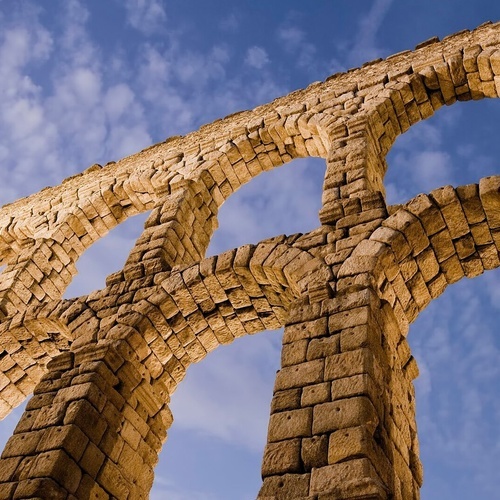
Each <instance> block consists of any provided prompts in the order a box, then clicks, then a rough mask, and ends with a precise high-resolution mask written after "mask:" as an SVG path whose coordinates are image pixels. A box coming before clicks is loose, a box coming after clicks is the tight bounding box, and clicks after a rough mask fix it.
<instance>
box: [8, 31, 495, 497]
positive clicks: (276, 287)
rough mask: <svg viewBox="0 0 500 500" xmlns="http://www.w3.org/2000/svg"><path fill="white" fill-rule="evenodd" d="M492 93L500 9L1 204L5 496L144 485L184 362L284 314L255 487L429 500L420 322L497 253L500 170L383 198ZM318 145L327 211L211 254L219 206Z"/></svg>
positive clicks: (144, 492)
mask: <svg viewBox="0 0 500 500" xmlns="http://www.w3.org/2000/svg"><path fill="white" fill-rule="evenodd" d="M499 95H500V23H497V24H491V23H486V24H485V25H482V26H480V27H479V28H477V29H476V30H474V31H472V32H469V31H465V32H461V33H457V34H455V35H452V36H450V37H447V38H445V39H444V40H442V41H439V40H438V39H431V40H429V41H427V42H424V43H422V44H421V45H420V46H417V48H416V49H415V51H412V52H410V51H407V52H404V53H400V54H396V55H394V56H392V57H390V58H388V59H387V60H378V61H373V62H370V63H368V64H366V65H364V66H363V67H362V68H359V69H354V70H350V71H349V72H347V73H342V74H337V75H334V76H332V77H330V78H328V79H327V80H326V81H325V82H318V83H313V84H311V85H310V86H309V87H307V88H306V89H304V90H299V91H296V92H293V93H291V94H290V95H287V96H285V97H282V98H279V99H276V100H275V101H274V102H272V103H270V104H266V105H263V106H260V107H258V108H256V109H254V110H252V111H245V112H242V113H238V114H235V115H231V116H228V117H226V118H224V119H222V120H218V121H216V122H214V123H212V124H210V125H206V126H204V127H202V128H201V129H200V130H198V131H196V132H193V133H191V134H189V135H186V136H184V137H172V138H170V139H168V140H167V141H165V142H163V143H161V144H156V145H154V146H152V147H150V148H148V149H146V150H144V151H141V152H140V153H138V154H135V155H133V156H130V157H128V158H125V159H122V160H120V161H118V162H116V163H111V164H108V165H106V166H105V167H102V168H101V167H100V166H98V165H94V166H93V167H90V168H89V169H87V170H86V171H85V172H83V173H82V174H80V175H77V176H75V177H72V178H69V179H67V180H65V181H64V182H63V183H62V184H61V185H60V186H56V187H52V188H46V189H45V190H42V191H40V192H39V193H36V194H34V195H32V196H30V197H28V198H25V199H21V200H18V201H17V202H15V203H12V204H10V205H6V206H4V207H3V208H2V209H1V210H0V228H1V229H0V255H1V262H0V263H1V264H4V265H5V266H6V267H5V269H4V271H3V272H2V274H1V275H0V318H1V330H0V332H1V344H0V345H1V347H0V349H1V352H0V371H1V373H0V413H1V416H2V417H3V416H5V415H7V414H8V413H9V412H10V411H11V410H12V408H14V407H15V406H17V405H19V404H20V403H21V402H22V401H23V400H24V399H25V398H27V397H28V395H29V394H31V393H33V396H32V397H31V399H30V400H29V402H28V405H27V407H26V410H25V412H24V414H23V416H22V418H21V420H20V422H19V424H18V425H17V427H16V430H15V432H14V435H13V436H12V437H11V438H10V440H9V441H8V443H7V445H6V448H5V450H4V452H3V454H2V458H1V460H0V498H16V499H21V498H51V499H74V498H78V499H87V498H96V499H101V498H102V499H106V498H118V499H126V498H129V499H137V498H146V497H147V496H148V493H149V491H150V488H151V486H152V483H153V475H154V473H153V470H154V466H155V464H156V462H157V459H158V453H159V452H160V450H161V447H162V444H163V442H164V441H165V439H166V432H167V429H168V428H169V426H170V425H171V423H172V415H171V413H170V411H169V407H168V402H169V396H170V394H171V393H172V392H173V391H174V390H175V388H176V386H177V384H179V382H181V381H182V379H183V377H184V375H185V373H186V370H187V368H188V367H189V365H190V364H192V363H195V362H198V361H200V360H202V359H203V358H204V357H205V356H206V355H207V353H209V352H210V351H212V350H214V349H215V348H216V347H217V346H219V345H220V344H226V343H229V342H232V341H233V340H234V339H235V338H237V337H241V336H243V335H246V334H251V333H255V332H258V331H261V330H265V329H274V328H278V327H281V326H285V333H284V337H283V349H282V360H281V361H282V366H281V370H280V371H279V372H278V374H277V377H276V383H275V387H274V395H273V399H272V405H271V417H270V423H269V431H268V443H267V445H266V448H265V451H264V459H263V465H262V476H263V484H262V488H261V490H260V493H259V498H263V499H264V498H276V499H280V498H285V499H289V498H310V499H327V498H328V499H354V498H370V499H389V498H390V499H402V500H408V499H416V498H418V497H419V487H420V486H421V484H422V467H421V464H420V461H419V450H418V440H417V429H416V425H415V396H414V389H413V384H412V380H413V379H414V378H415V377H416V376H417V373H418V369H417V366H416V363H415V360H414V359H413V357H412V355H411V352H410V349H409V347H408V344H407V341H406V335H407V332H408V325H409V323H411V322H412V321H413V320H414V319H415V318H416V316H417V315H418V314H419V312H420V311H421V310H422V309H424V308H425V307H426V306H427V304H428V303H429V302H430V301H431V300H432V299H433V298H435V297H437V296H438V295H440V294H441V293H442V292H443V291H444V290H445V288H446V287H447V285H448V284H451V283H454V282H456V281H458V280H460V279H461V278H463V277H464V276H466V277H474V276H476V275H479V274H481V273H482V272H483V271H484V270H487V269H493V268H495V267H498V266H499V265H500V260H499V249H500V177H489V178H485V179H482V180H481V181H480V182H479V184H476V185H467V186H463V187H459V188H455V189H454V188H452V187H451V186H446V187H443V188H440V189H437V190H435V191H432V192H431V193H429V194H428V195H425V194H422V195H419V196H417V197H416V198H414V199H412V200H410V201H409V202H408V203H406V204H405V205H402V206H398V207H388V206H387V205H386V203H385V198H384V186H383V178H384V173H385V171H386V168H387V164H386V160H385V156H386V154H387V152H388V151H389V149H390V147H391V145H392V144H393V143H394V141H395V139H396V137H397V136H398V135H399V134H401V133H403V132H405V131H406V130H407V129H408V128H409V127H410V126H411V125H413V124H414V123H416V122H418V121H420V120H423V119H425V118H427V117H429V116H431V115H432V114H433V113H434V112H435V111H436V110H437V109H438V108H440V107H441V106H443V105H445V104H446V105H449V104H452V103H454V102H455V101H463V100H469V99H481V98H483V97H498V96H499ZM306 156H318V157H322V158H325V160H326V176H325V181H324V190H323V199H322V208H321V211H320V214H319V218H320V226H319V227H318V228H317V229H316V230H314V231H311V232H310V233H308V234H304V235H294V236H290V237H286V236H279V237H276V238H271V239H269V240H266V241H263V242H261V243H259V244H257V245H245V246H242V247H240V248H237V249H235V250H232V251H228V252H225V253H223V254H221V255H218V256H216V257H211V258H208V259H206V258H204V254H205V251H206V248H207V246H208V243H209V241H210V237H211V235H212V234H213V232H214V230H215V228H216V227H217V212H218V209H219V207H220V206H221V205H222V203H223V202H224V201H225V200H226V199H227V198H228V197H229V196H230V195H231V194H232V193H233V192H234V191H236V190H237V189H238V188H239V187H240V186H241V185H242V184H244V183H246V182H248V181H250V180H251V179H252V178H253V177H255V176H256V175H258V174H260V173H261V172H263V171H266V170H270V169H272V168H275V167H278V166H280V165H282V164H284V163H287V162H289V161H290V160H292V159H294V158H298V157H306ZM144 211H151V213H150V215H149V218H148V219H147V222H146V224H145V229H144V232H143V233H142V235H141V236H140V238H139V239H138V240H137V242H136V245H135V247H134V248H133V250H132V252H131V254H130V256H129V258H128V260H127V262H126V264H125V267H124V268H123V270H122V271H120V272H117V273H115V274H112V275H110V276H109V277H108V278H107V281H106V287H105V288H104V289H103V290H98V291H95V292H93V293H91V294H90V295H88V296H85V297H80V298H76V299H72V300H62V299H61V297H62V294H63V292H64V290H65V288H66V287H67V286H68V284H69V283H70V281H71V279H72V277H73V276H74V275H75V272H76V271H75V263H76V261H77V259H78V258H79V257H80V256H81V255H82V254H83V252H84V251H85V250H86V249H87V248H88V247H89V246H90V245H91V244H92V243H94V242H95V241H96V240H98V239H99V238H101V237H103V236H104V235H106V233H108V231H109V230H110V229H112V228H113V227H115V226H116V225H117V224H119V223H120V222H122V221H124V220H125V219H126V218H127V217H129V216H132V215H134V214H137V213H140V212H144Z"/></svg>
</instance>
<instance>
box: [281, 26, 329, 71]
mask: <svg viewBox="0 0 500 500" xmlns="http://www.w3.org/2000/svg"><path fill="white" fill-rule="evenodd" d="M278 40H279V41H280V42H281V43H283V44H284V45H283V49H284V50H285V51H286V52H288V53H289V54H292V55H293V59H294V62H295V64H296V66H297V67H298V68H300V69H302V70H307V71H309V72H312V71H313V72H316V73H318V74H320V73H325V74H326V71H325V70H326V67H327V66H325V65H324V64H323V63H322V62H320V60H319V58H317V50H316V47H315V46H314V44H313V43H311V42H309V41H307V40H306V35H305V33H304V31H303V30H301V29H300V28H298V27H296V26H289V25H287V26H284V27H282V28H281V29H279V30H278Z"/></svg>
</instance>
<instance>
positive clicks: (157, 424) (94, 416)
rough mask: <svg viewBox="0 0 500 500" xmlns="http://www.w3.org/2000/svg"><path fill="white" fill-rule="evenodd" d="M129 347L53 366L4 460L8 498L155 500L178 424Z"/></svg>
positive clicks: (77, 355)
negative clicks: (158, 472)
mask: <svg viewBox="0 0 500 500" xmlns="http://www.w3.org/2000/svg"><path fill="white" fill-rule="evenodd" d="M167 399H168V396H167V395H166V394H165V392H163V391H162V389H161V383H159V382H155V383H153V381H152V380H151V377H150V375H149V373H148V372H147V371H146V370H145V369H144V367H143V366H142V365H141V363H140V361H139V359H138V356H137V355H136V353H135V352H134V350H133V349H132V347H131V346H130V344H129V343H128V342H127V341H126V340H124V339H118V340H101V341H99V342H98V343H97V344H92V345H87V346H84V347H81V348H78V349H76V350H75V352H67V353H65V354H62V355H60V356H58V357H57V358H55V359H54V360H52V361H51V362H50V363H49V365H48V372H47V374H46V375H44V377H43V378H42V381H41V382H40V383H39V384H38V385H37V386H36V388H35V391H34V396H33V397H32V399H31V400H30V401H29V402H28V405H27V407H26V411H25V412H24V414H23V416H22V418H21V420H20V422H19V424H18V425H17V427H16V429H15V432H14V435H13V436H12V437H11V438H10V439H9V441H8V442H7V445H6V447H5V450H4V452H3V454H2V458H1V460H0V498H51V499H67V498H68V499H69V498H82V499H83V498H99V499H101V498H134V499H135V498H137V499H139V498H148V495H149V491H150V489H151V486H152V484H153V478H154V474H153V469H154V466H155V465H156V462H157V460H158V453H159V451H160V449H161V446H162V443H163V441H164V440H165V437H166V429H167V427H169V426H170V424H171V422H172V417H171V414H170V411H169V410H168V407H167V405H166V402H167V401H166V400H167Z"/></svg>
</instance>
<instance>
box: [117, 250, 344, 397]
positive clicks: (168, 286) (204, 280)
mask: <svg viewBox="0 0 500 500" xmlns="http://www.w3.org/2000/svg"><path fill="white" fill-rule="evenodd" d="M333 288H334V285H333V274H332V272H331V270H330V268H329V267H328V266H327V265H326V264H325V263H324V262H323V261H322V259H320V258H318V257H315V256H313V255H311V254H310V253H309V252H307V251H304V250H301V249H299V248H296V247H294V246H292V245H290V244H287V243H286V241H281V242H280V241H274V242H272V241H271V242H263V243H260V244H259V245H244V246H242V247H239V248H237V249H234V250H230V251H227V252H224V253H222V254H220V255H218V256H214V257H211V258H208V259H204V260H202V261H200V262H199V263H197V264H193V265H191V266H189V267H186V268H180V269H174V270H173V271H172V273H171V274H169V275H167V276H166V277H165V279H163V280H162V281H160V282H159V283H158V286H157V288H156V291H155V293H153V294H151V295H150V296H148V297H147V298H145V299H144V300H141V301H138V302H137V303H135V304H133V305H131V306H129V305H126V306H122V307H121V308H119V309H118V311H117V321H119V322H126V324H127V325H129V326H133V327H134V328H136V329H137V330H138V331H139V332H140V333H141V335H142V337H143V338H144V339H147V341H140V340H139V339H137V342H140V343H141V344H142V345H143V347H144V348H145V350H146V351H147V352H148V356H149V355H150V356H151V363H155V364H157V365H158V364H159V365H161V366H163V367H164V368H163V370H165V373H164V374H163V373H162V377H163V376H164V377H166V379H164V380H163V383H164V384H165V385H166V386H167V387H168V388H169V392H170V393H171V392H173V390H175V387H176V386H177V384H178V383H179V382H180V381H181V380H182V378H183V377H184V375H185V372H186V369H187V368H188V366H189V365H190V364H191V363H196V362H198V361H200V360H201V359H203V358H204V357H205V356H206V355H207V354H208V353H209V352H211V351H212V350H214V349H215V348H216V347H218V346H219V345H221V344H227V343H231V342H232V341H234V340H235V339H236V338H238V337H241V336H244V335H248V334H250V335H251V334H254V333H258V332H261V331H263V330H267V329H273V330H274V329H277V328H280V327H282V326H284V324H285V318H286V314H287V311H288V309H289V307H290V305H291V304H292V303H293V302H294V301H295V300H297V299H298V298H299V297H303V296H305V295H306V294H307V293H314V294H315V295H316V296H318V297H320V296H323V297H328V296H329V295H330V294H331V293H332V290H333ZM127 318H128V319H127ZM147 364H148V362H147V361H146V365H147ZM158 370H160V368H159V367H158Z"/></svg>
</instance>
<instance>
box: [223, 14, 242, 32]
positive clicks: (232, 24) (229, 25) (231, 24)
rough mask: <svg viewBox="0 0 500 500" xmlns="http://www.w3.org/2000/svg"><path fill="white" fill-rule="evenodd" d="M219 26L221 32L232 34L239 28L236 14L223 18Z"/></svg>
mask: <svg viewBox="0 0 500 500" xmlns="http://www.w3.org/2000/svg"><path fill="white" fill-rule="evenodd" d="M219 26H220V28H221V29H222V30H224V31H227V32H230V33H234V32H236V30H237V29H238V28H239V26H240V21H239V19H238V17H237V16H236V14H234V13H231V14H229V15H228V16H226V17H223V18H222V19H221V20H220V22H219Z"/></svg>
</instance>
